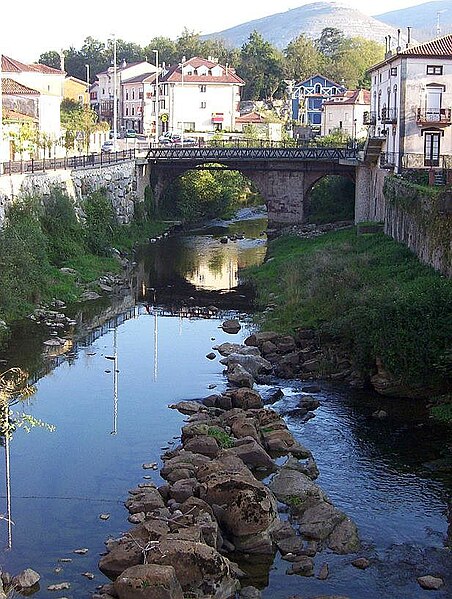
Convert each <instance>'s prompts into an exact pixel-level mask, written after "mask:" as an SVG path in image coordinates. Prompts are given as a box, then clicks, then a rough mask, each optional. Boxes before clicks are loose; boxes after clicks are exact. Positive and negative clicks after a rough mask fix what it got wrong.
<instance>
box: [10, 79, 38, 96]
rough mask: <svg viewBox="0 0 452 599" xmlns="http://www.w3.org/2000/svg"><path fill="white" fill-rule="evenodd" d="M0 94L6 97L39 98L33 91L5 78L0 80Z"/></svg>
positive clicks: (36, 92)
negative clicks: (0, 88) (0, 90)
mask: <svg viewBox="0 0 452 599" xmlns="http://www.w3.org/2000/svg"><path fill="white" fill-rule="evenodd" d="M2 93H3V94H5V96H7V95H14V96H39V95H40V93H39V92H38V91H36V90H35V89H31V87H26V86H25V85H22V84H21V83H17V81H14V80H13V79H9V78H8V77H5V78H4V79H2Z"/></svg>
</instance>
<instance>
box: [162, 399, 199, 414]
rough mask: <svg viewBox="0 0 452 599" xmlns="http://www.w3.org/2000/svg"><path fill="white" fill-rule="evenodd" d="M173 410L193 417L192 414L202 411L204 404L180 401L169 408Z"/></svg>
mask: <svg viewBox="0 0 452 599" xmlns="http://www.w3.org/2000/svg"><path fill="white" fill-rule="evenodd" d="M168 407H169V408H171V409H172V410H177V411H178V412H180V413H181V414H185V415H186V416H191V415H192V414H197V413H198V412H199V411H200V410H202V409H203V407H204V406H203V404H202V403H201V402H199V401H180V402H178V403H176V404H171V405H170V406H168Z"/></svg>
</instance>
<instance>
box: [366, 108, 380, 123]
mask: <svg viewBox="0 0 452 599" xmlns="http://www.w3.org/2000/svg"><path fill="white" fill-rule="evenodd" d="M376 123H377V113H376V112H375V111H374V110H371V111H369V110H366V112H365V113H364V114H363V125H375V124H376Z"/></svg>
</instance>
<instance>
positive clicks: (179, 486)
mask: <svg viewBox="0 0 452 599" xmlns="http://www.w3.org/2000/svg"><path fill="white" fill-rule="evenodd" d="M197 484H198V483H197V481H196V480H195V479H194V478H186V479H183V480H178V481H176V482H175V483H174V484H173V485H171V488H170V491H169V496H170V498H171V499H174V500H175V501H177V503H182V502H184V501H185V500H186V499H188V498H189V497H193V495H194V494H195V489H196V486H197Z"/></svg>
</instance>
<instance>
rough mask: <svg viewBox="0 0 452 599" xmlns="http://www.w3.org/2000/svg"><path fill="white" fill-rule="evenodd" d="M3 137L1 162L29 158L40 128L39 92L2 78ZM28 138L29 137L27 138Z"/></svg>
mask: <svg viewBox="0 0 452 599" xmlns="http://www.w3.org/2000/svg"><path fill="white" fill-rule="evenodd" d="M1 82H2V107H3V114H2V117H3V136H2V137H3V139H2V140H1V142H2V143H1V146H2V147H1V150H2V151H1V161H6V160H15V159H16V158H30V157H31V155H32V154H33V142H32V140H33V137H34V135H35V132H37V131H39V102H40V93H39V92H38V91H36V90H34V89H30V88H28V87H25V86H24V85H21V84H20V83H17V81H14V80H13V79H9V78H2V80H1ZM27 138H28V139H27Z"/></svg>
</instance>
